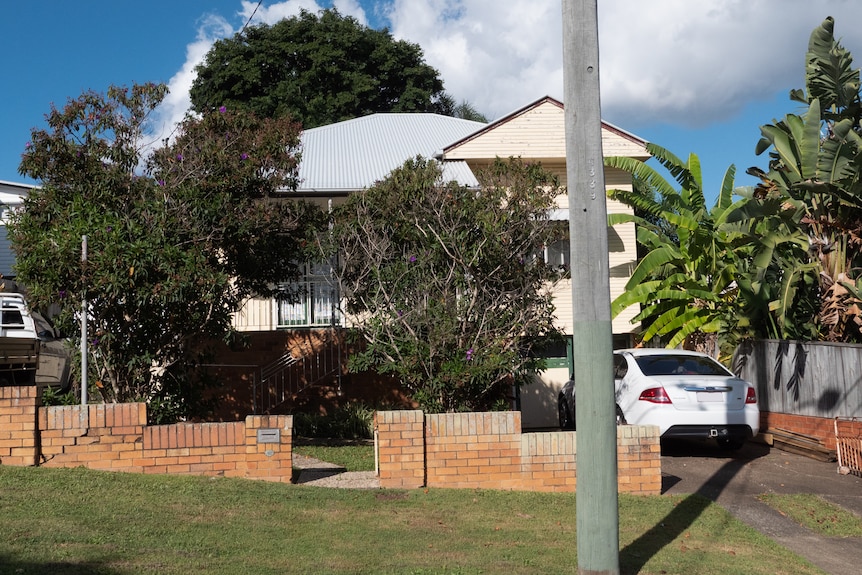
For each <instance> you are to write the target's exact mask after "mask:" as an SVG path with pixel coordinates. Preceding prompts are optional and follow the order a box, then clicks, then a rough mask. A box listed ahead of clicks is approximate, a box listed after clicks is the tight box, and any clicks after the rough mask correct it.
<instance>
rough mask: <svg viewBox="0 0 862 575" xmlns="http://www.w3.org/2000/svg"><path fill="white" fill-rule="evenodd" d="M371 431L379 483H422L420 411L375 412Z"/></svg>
mask: <svg viewBox="0 0 862 575" xmlns="http://www.w3.org/2000/svg"><path fill="white" fill-rule="evenodd" d="M374 430H375V433H376V436H377V460H378V470H377V474H378V476H379V478H380V486H381V487H393V488H400V489H414V488H417V487H422V486H423V485H425V415H424V414H423V413H422V411H420V410H411V411H378V412H376V413H375V414H374Z"/></svg>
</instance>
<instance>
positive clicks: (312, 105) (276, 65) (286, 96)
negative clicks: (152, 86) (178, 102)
mask: <svg viewBox="0 0 862 575" xmlns="http://www.w3.org/2000/svg"><path fill="white" fill-rule="evenodd" d="M441 96H443V82H442V81H441V80H440V78H439V77H438V72H437V70H435V69H434V68H432V67H431V66H429V65H428V64H426V63H425V61H424V59H423V56H422V49H421V48H420V47H419V46H418V45H417V44H412V43H410V42H406V41H404V40H395V39H393V38H392V35H391V34H390V33H389V31H388V30H387V29H385V28H384V29H382V30H374V29H371V28H368V27H366V26H362V25H361V24H359V22H358V21H357V20H356V19H354V18H352V17H350V16H343V15H341V14H339V13H338V11H337V10H335V9H330V10H323V11H321V12H320V14H319V16H318V15H315V14H312V13H310V12H307V11H304V10H303V11H302V12H301V13H300V14H299V15H298V16H294V17H292V18H288V19H285V20H282V21H280V22H278V23H276V24H274V25H272V26H268V25H265V24H261V25H257V26H251V27H249V28H246V29H244V30H243V31H242V32H240V33H238V34H236V35H235V36H234V37H232V38H228V39H224V40H219V41H217V42H216V43H215V44H214V45H213V47H212V49H211V50H210V51H209V53H208V54H207V55H206V58H205V60H204V63H203V64H201V65H200V66H198V68H197V77H196V78H195V81H194V83H193V85H192V88H191V101H192V106H193V108H194V109H195V110H197V111H199V112H204V111H207V110H212V109H214V108H216V107H218V106H222V105H226V106H228V107H230V108H236V109H240V108H242V109H248V110H251V111H252V112H254V113H255V114H256V115H258V116H260V117H271V118H278V117H283V116H288V115H289V116H291V117H292V118H293V119H294V120H296V121H298V122H300V123H302V125H303V127H304V128H306V129H307V128H314V127H317V126H322V125H326V124H331V123H334V122H340V121H342V120H349V119H351V118H356V117H359V116H364V115H367V114H372V113H375V112H437V111H440V110H439V107H438V101H439V99H440V98H441Z"/></svg>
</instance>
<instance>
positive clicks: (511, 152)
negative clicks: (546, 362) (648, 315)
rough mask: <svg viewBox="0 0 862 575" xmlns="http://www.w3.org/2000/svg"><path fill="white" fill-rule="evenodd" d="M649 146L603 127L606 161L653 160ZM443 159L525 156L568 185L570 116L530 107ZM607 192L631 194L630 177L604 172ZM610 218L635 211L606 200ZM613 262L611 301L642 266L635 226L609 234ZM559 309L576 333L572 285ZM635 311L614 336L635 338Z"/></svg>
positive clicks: (473, 161)
mask: <svg viewBox="0 0 862 575" xmlns="http://www.w3.org/2000/svg"><path fill="white" fill-rule="evenodd" d="M644 144H645V142H643V141H642V140H640V139H638V138H637V137H636V136H633V135H631V134H628V133H627V132H625V131H624V130H621V129H620V128H617V127H615V126H612V125H610V124H607V123H603V125H602V152H603V154H604V155H605V156H627V157H633V158H639V159H647V158H649V154H648V153H647V151H646V149H645V147H644ZM443 152H444V159H445V160H447V161H449V160H463V161H466V162H467V164H468V165H469V166H470V167H471V168H473V169H474V171H475V170H476V169H479V168H480V167H481V166H482V165H486V164H488V163H490V162H492V161H493V160H494V159H495V158H497V157H500V158H507V157H520V158H522V159H524V160H535V161H541V162H542V165H543V166H544V167H545V168H546V169H548V170H550V171H552V172H553V173H555V174H556V175H557V176H558V177H559V178H560V182H561V183H562V184H563V186H567V185H568V182H567V179H566V161H565V160H566V142H565V117H564V111H563V105H562V104H561V103H560V102H558V101H557V100H554V99H553V98H550V97H547V98H542V99H540V100H538V101H536V102H534V103H533V104H530V105H528V106H525V107H523V108H521V109H519V110H517V111H515V112H513V113H512V114H510V115H509V116H507V117H505V118H503V119H501V120H498V121H497V122H494V123H492V124H489V125H488V126H486V127H485V128H483V129H482V130H481V131H479V132H477V133H476V134H473V135H471V136H468V137H467V138H465V139H464V140H462V141H460V142H456V143H453V144H452V145H450V146H449V147H447V148H445V149H444V151H443ZM605 186H606V188H607V189H615V188H617V189H627V190H630V189H631V177H630V176H629V174H628V173H626V172H623V171H621V170H616V169H606V170H605ZM568 201H569V200H568V196H561V197H560V198H558V200H557V205H558V206H559V208H560V209H561V210H564V211H567V210H568ZM607 210H608V213H631V208H629V207H628V206H625V205H623V204H621V203H619V202H616V201H614V200H608V201H607ZM608 260H609V265H610V288H611V298H612V299H613V298H615V297H617V296H618V295H620V294H621V293H622V292H623V290H624V289H625V284H626V282H627V281H628V278H629V277H631V274H632V271H633V270H634V266H635V264H636V263H637V247H636V242H635V226H634V224H631V223H629V224H621V225H617V226H614V227H613V228H609V229H608ZM554 294H555V298H554V304H555V305H556V308H557V327H559V328H560V329H561V330H562V331H563V332H564V333H568V334H570V333H572V284H571V281H562V282H560V283H559V284H558V285H557V286H555V289H554ZM638 311H639V310H638V308H637V306H632V307H630V308H628V309H627V310H625V311H624V312H623V313H622V314H620V315H619V316H617V317H616V318H615V319H614V321H613V332H614V333H615V334H624V333H630V332H631V331H632V330H633V329H634V327H635V326H633V325H632V323H631V319H632V318H633V317H634V316H635V315H636V314H637V312H638Z"/></svg>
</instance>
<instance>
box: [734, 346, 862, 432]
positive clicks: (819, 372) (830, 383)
mask: <svg viewBox="0 0 862 575" xmlns="http://www.w3.org/2000/svg"><path fill="white" fill-rule="evenodd" d="M733 371H734V372H735V373H736V374H737V375H739V376H740V377H742V378H743V379H746V380H748V381H750V382H751V383H753V384H755V385H756V386H757V392H758V404H759V405H760V409H761V410H763V411H771V412H777V413H789V414H794V415H809V416H814V417H829V418H834V417H862V345H850V344H838V343H826V342H797V341H779V340H758V341H751V342H746V343H744V344H742V345H740V346H739V347H738V348H737V349H736V352H735V353H734V355H733Z"/></svg>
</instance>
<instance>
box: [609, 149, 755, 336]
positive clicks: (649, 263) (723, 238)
mask: <svg viewBox="0 0 862 575" xmlns="http://www.w3.org/2000/svg"><path fill="white" fill-rule="evenodd" d="M647 150H648V151H649V152H650V154H652V156H653V157H654V158H655V159H656V160H657V161H658V162H659V163H660V164H661V165H662V166H663V167H664V168H666V169H667V171H668V172H670V174H671V175H672V176H673V177H674V179H675V183H676V184H677V185H679V186H680V189H679V190H677V189H676V187H675V186H674V184H671V183H670V182H668V181H667V180H665V179H664V177H662V176H661V174H659V173H658V172H657V171H656V170H655V169H653V168H652V167H651V166H649V165H647V164H645V163H644V162H641V161H639V160H635V159H633V158H623V157H609V158H606V159H605V165H606V166H608V167H613V168H619V169H622V170H625V171H627V172H629V173H631V174H632V176H633V180H634V191H625V190H612V191H611V192H609V196H610V197H612V198H614V199H617V200H619V201H621V202H623V203H625V204H627V205H629V206H631V207H633V208H634V209H635V214H638V215H632V214H610V215H609V216H608V221H609V224H610V225H615V224H618V223H623V222H634V223H635V224H636V226H637V241H638V243H639V244H640V245H641V246H643V248H644V249H645V251H646V253H645V255H643V257H642V258H641V260H640V262H639V263H638V265H637V267H636V268H635V270H634V272H633V273H632V275H631V278H630V279H629V281H628V283H627V284H626V289H625V291H624V292H623V293H622V294H620V295H619V296H618V297H617V298H616V299H615V300H614V301H613V302H612V303H611V313H612V315H613V316H617V315H618V314H619V313H620V312H621V311H622V310H624V309H626V308H627V307H629V306H631V305H636V304H639V305H640V306H641V311H640V313H639V314H638V315H637V316H635V318H634V321H641V322H643V323H644V324H645V329H644V331H643V333H642V334H641V337H642V338H643V341H649V340H651V339H652V338H653V337H655V336H662V338H663V339H662V341H663V342H664V343H665V344H666V345H667V346H668V347H676V346H678V345H680V344H683V343H687V344H688V345H694V344H695V342H694V341H692V340H693V339H695V338H698V337H700V336H702V335H703V334H720V333H721V334H728V333H730V332H732V331H733V330H734V329H735V327H736V324H737V322H738V321H739V320H740V319H741V318H739V316H738V315H737V314H736V313H735V312H736V309H737V301H736V300H737V297H738V290H739V286H738V284H737V283H736V280H737V277H738V275H739V269H740V263H741V262H743V261H746V260H747V259H748V258H749V257H750V253H751V250H750V244H749V243H748V242H746V241H745V240H746V234H745V222H743V221H740V218H739V217H738V216H739V214H741V213H742V212H741V211H740V210H741V208H742V207H743V205H744V204H745V200H744V199H743V200H739V201H738V202H736V203H734V202H733V201H732V193H733V181H734V175H735V171H736V170H735V168H734V167H733V166H731V167H730V168H729V169H728V170H727V172H726V173H725V176H724V180H723V182H722V186H721V190H720V192H719V195H718V198H717V200H716V202H715V205H714V206H713V207H712V208H711V209H707V206H706V199H705V197H704V192H703V184H702V176H701V170H700V160H699V158H698V157H697V156H696V155H695V154H690V155H689V158H688V160H687V161H686V162H683V161H682V160H680V159H679V158H677V157H676V156H675V155H674V154H672V153H671V152H670V151H668V150H666V149H664V148H661V147H660V146H657V145H655V144H647ZM745 220H746V222H748V223H749V224H750V222H751V221H753V220H752V218H750V217H748V218H745Z"/></svg>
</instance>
